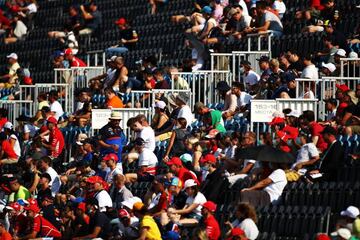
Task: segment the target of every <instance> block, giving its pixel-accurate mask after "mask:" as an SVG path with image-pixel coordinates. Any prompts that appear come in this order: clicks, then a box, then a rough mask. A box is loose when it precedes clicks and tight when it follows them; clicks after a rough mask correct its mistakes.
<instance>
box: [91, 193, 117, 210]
mask: <svg viewBox="0 0 360 240" xmlns="http://www.w3.org/2000/svg"><path fill="white" fill-rule="evenodd" d="M95 198H96V200H97V201H98V203H99V209H100V212H106V207H109V208H111V207H112V205H113V204H112V200H111V197H110V195H109V193H108V192H107V191H105V190H101V191H100V192H98V193H97V194H95Z"/></svg>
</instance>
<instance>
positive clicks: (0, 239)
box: [0, 231, 13, 240]
mask: <svg viewBox="0 0 360 240" xmlns="http://www.w3.org/2000/svg"><path fill="white" fill-rule="evenodd" d="M12 239H13V238H12V237H11V235H10V233H8V232H6V231H5V232H3V233H2V234H1V235H0V240H12Z"/></svg>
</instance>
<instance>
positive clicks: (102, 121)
mask: <svg viewBox="0 0 360 240" xmlns="http://www.w3.org/2000/svg"><path fill="white" fill-rule="evenodd" d="M110 116H111V109H93V110H92V114H91V127H92V129H94V130H95V129H100V128H102V127H103V126H105V125H106V124H107V123H108V122H109V117H110Z"/></svg>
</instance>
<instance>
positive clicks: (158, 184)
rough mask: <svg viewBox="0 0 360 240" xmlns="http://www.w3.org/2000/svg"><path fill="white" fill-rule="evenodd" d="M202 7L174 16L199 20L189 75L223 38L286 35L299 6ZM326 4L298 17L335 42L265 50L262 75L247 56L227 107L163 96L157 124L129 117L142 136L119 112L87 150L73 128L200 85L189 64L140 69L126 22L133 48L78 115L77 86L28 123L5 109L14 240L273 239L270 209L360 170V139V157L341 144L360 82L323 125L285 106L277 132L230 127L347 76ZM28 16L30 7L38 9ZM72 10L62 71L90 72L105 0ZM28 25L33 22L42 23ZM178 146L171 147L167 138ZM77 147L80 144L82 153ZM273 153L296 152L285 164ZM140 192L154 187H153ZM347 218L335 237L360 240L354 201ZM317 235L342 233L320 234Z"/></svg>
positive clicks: (88, 141) (82, 101)
mask: <svg viewBox="0 0 360 240" xmlns="http://www.w3.org/2000/svg"><path fill="white" fill-rule="evenodd" d="M196 2H197V4H196V6H197V10H198V11H195V12H194V13H193V14H192V15H191V16H180V15H178V16H173V17H172V21H173V22H175V23H181V22H190V23H191V24H192V26H191V28H189V29H187V30H186V32H185V34H186V43H185V44H187V45H188V46H189V47H191V48H193V52H192V53H193V55H192V61H191V63H190V64H189V66H183V67H182V70H184V69H189V70H190V71H191V70H193V71H195V70H198V69H202V68H203V67H204V64H205V62H206V61H207V60H208V56H209V47H210V46H211V47H214V45H215V48H216V49H217V50H218V51H220V50H221V48H222V45H226V44H228V43H232V42H236V41H238V40H239V39H241V38H243V37H245V36H246V35H247V34H250V33H261V32H264V31H267V30H271V31H273V34H274V36H276V37H280V36H281V35H282V33H283V25H282V23H281V19H282V17H283V16H284V13H285V12H286V6H285V4H284V2H283V1H281V0H275V1H260V2H256V5H255V7H254V6H253V5H252V3H250V2H247V1H243V0H241V1H239V3H238V4H234V5H228V3H225V1H210V2H208V1H196ZM316 2H319V1H311V5H310V6H309V10H307V11H304V12H298V13H296V17H297V18H305V19H307V20H308V21H309V26H308V27H307V28H306V29H304V31H309V32H312V31H324V32H325V36H324V37H323V42H324V47H325V49H324V50H322V51H319V52H316V53H314V54H312V55H306V56H301V54H297V53H295V52H294V51H288V52H285V53H282V54H281V55H280V56H279V57H278V58H269V57H267V56H262V57H260V58H259V59H258V64H259V68H260V69H261V71H262V72H261V74H259V73H256V72H255V71H254V70H253V69H254V67H255V66H252V64H251V63H250V62H249V61H241V63H240V67H241V68H240V74H241V79H242V82H236V81H235V82H232V83H231V86H230V85H229V84H228V83H227V82H225V81H220V82H218V83H217V85H216V90H217V93H218V95H219V96H220V98H221V100H222V101H223V103H224V104H223V106H222V107H221V108H219V109H212V108H209V107H208V106H206V105H205V104H203V103H201V102H197V103H196V104H195V105H194V106H189V102H190V101H189V97H190V96H189V95H188V94H187V93H184V92H180V93H177V94H176V93H174V94H170V95H165V94H158V95H156V97H155V102H154V103H153V104H154V106H153V107H154V112H153V116H151V119H149V118H148V117H147V116H145V115H138V116H136V117H133V118H130V119H127V123H126V124H127V126H128V128H129V129H130V131H129V133H130V134H129V135H127V134H126V132H125V131H124V129H121V127H120V122H121V121H122V118H123V116H122V114H121V113H120V112H118V111H116V110H114V111H112V113H111V116H110V118H109V119H108V123H107V124H106V125H105V126H103V127H102V128H101V129H100V130H99V131H98V132H97V133H95V134H94V135H93V136H88V135H87V134H84V133H80V134H78V135H77V136H76V141H75V142H76V144H75V145H74V146H71V145H70V146H69V144H68V143H67V142H66V137H65V136H64V132H63V131H62V129H65V128H67V127H71V126H79V127H81V128H84V127H86V126H89V125H90V124H91V109H92V108H94V107H97V108H110V109H119V108H124V107H141V106H142V104H143V103H144V101H152V99H151V98H149V95H147V94H143V95H142V96H141V97H140V98H139V99H138V101H136V102H132V101H130V96H131V90H152V89H170V88H171V87H170V86H173V89H177V90H188V89H191V87H190V85H189V83H188V82H187V81H186V80H185V79H183V78H182V77H181V76H179V75H177V74H176V73H177V72H178V71H179V70H178V69H177V68H175V67H169V68H161V67H159V66H158V61H157V59H156V57H154V56H149V57H146V58H144V59H143V60H142V61H141V62H140V63H139V64H138V65H139V69H138V71H137V72H136V74H134V75H132V74H131V73H130V71H129V69H127V67H126V64H125V59H124V57H121V56H116V55H117V54H118V53H120V54H122V53H125V52H127V51H131V50H132V49H133V47H134V45H135V44H136V42H137V41H138V35H137V33H136V31H135V30H134V29H132V28H131V26H130V24H129V23H128V22H127V20H126V19H124V18H120V19H118V20H117V21H116V23H115V24H116V25H117V26H118V27H119V28H120V31H121V39H120V44H119V45H117V46H112V47H109V48H108V49H106V52H107V53H108V55H109V58H108V59H107V71H106V73H104V74H102V75H100V76H96V77H94V78H92V79H91V80H90V86H89V87H88V88H84V89H78V91H77V92H76V108H75V111H74V112H72V113H65V112H64V109H63V106H62V102H61V99H62V98H63V96H64V94H65V93H64V92H59V91H56V90H53V91H50V92H48V93H47V92H44V93H40V94H39V95H38V96H37V97H38V99H37V101H38V103H39V104H38V106H35V107H36V110H37V111H36V114H35V115H34V116H25V115H21V116H20V117H19V118H17V119H16V121H17V124H16V126H14V125H13V123H11V122H9V119H8V117H9V114H8V112H7V109H0V129H1V133H0V144H1V152H0V165H1V173H2V174H3V176H2V178H1V179H0V188H1V192H0V193H1V195H2V198H4V201H2V202H1V204H0V239H34V238H39V237H43V238H45V237H51V238H54V239H97V238H98V239H156V240H157V239H202V240H206V239H210V240H213V239H214V240H217V239H242V240H245V239H256V238H257V237H258V236H259V235H260V234H261V231H260V230H259V228H258V226H257V224H258V222H257V214H256V208H258V207H263V206H269V205H271V204H272V205H276V204H278V203H279V202H281V198H282V194H283V191H284V189H285V187H286V186H287V184H288V183H290V182H306V183H309V182H310V183H316V182H329V181H337V179H338V177H339V174H340V169H341V168H343V167H344V166H353V165H357V164H358V163H357V161H358V159H359V156H360V155H359V149H358V146H357V148H356V147H355V148H353V149H352V150H351V152H349V151H348V149H345V146H343V145H342V144H341V142H340V141H339V140H338V138H339V136H341V135H346V136H347V137H348V138H350V137H353V136H354V135H358V134H360V128H359V125H360V124H359V121H360V105H359V98H360V84H357V85H356V89H350V88H349V87H348V86H347V85H345V84H338V85H336V89H334V90H336V97H335V98H330V99H327V100H326V102H325V104H326V117H325V119H316V114H315V113H314V112H313V111H303V112H300V111H298V109H284V110H283V111H282V112H275V113H274V114H273V119H272V121H271V122H269V123H268V124H267V127H268V128H269V129H270V130H269V132H265V133H262V134H261V135H260V136H257V134H256V133H255V132H252V131H241V129H238V130H236V131H230V130H228V129H227V128H226V127H227V126H226V124H225V123H226V122H228V121H231V120H232V119H237V118H242V119H245V120H246V119H247V120H249V118H250V117H251V116H250V100H251V99H275V98H295V97H296V83H295V79H296V78H298V77H301V78H309V79H319V78H320V77H321V76H338V73H339V71H340V58H341V57H350V58H356V57H357V56H356V53H355V52H352V50H351V49H350V47H349V45H348V43H347V41H346V38H345V37H344V35H343V34H342V33H341V29H337V23H338V19H339V18H340V17H341V16H339V12H338V11H337V10H336V5H335V4H334V1H333V0H325V1H324V3H323V4H320V3H318V4H317V3H316ZM28 4H29V5H31V4H34V2H33V1H29V2H28ZM158 4H166V1H165V2H162V1H150V5H151V11H152V13H153V14H155V13H156V11H157V7H156V6H157V5H158ZM25 6H26V4H25ZM13 8H14V7H13ZM9 9H12V8H11V6H9ZM27 9H29V7H28V8H27ZM30 9H31V8H30ZM18 10H19V11H16V12H25V13H28V12H27V10H26V8H25V7H19V8H18ZM12 11H13V10H12ZM28 15H30V14H29V13H28ZM69 15H70V19H69V22H68V23H67V24H66V26H65V27H64V31H52V32H49V37H52V38H56V39H58V40H60V41H61V42H62V43H64V48H63V49H62V50H61V51H57V52H56V53H55V54H54V58H53V65H54V67H57V68H69V67H82V66H86V64H85V62H84V61H83V60H81V59H80V58H79V57H77V56H76V55H77V51H78V42H77V36H78V35H88V34H95V33H96V31H97V30H98V28H99V26H100V25H101V13H100V12H99V10H98V9H97V5H96V4H95V3H94V2H91V3H89V4H87V5H80V7H79V8H77V7H74V6H72V7H70V9H69ZM22 17H23V18H24V17H26V16H22ZM315 18H316V20H317V21H316V22H315V23H314V22H313V21H314V20H315ZM1 19H2V18H0V20H1ZM14 21H15V19H14ZM18 22H19V20H17V23H18ZM27 22H28V24H29V26H28V27H29V28H30V26H31V24H32V22H31V17H28V19H27ZM2 27H4V25H2ZM5 29H6V27H5ZM112 55H113V56H112ZM7 58H8V61H9V72H8V74H6V75H4V76H0V79H1V80H2V83H1V85H0V88H9V87H11V86H13V85H15V84H17V83H18V79H19V78H20V77H23V76H22V75H23V74H21V73H20V72H19V71H18V69H20V68H21V67H20V65H19V64H18V62H17V60H18V56H17V54H16V53H11V54H10V55H8V57H7ZM78 80H79V79H78ZM192 90H194V89H192ZM95 94H104V95H105V97H106V101H105V103H104V104H99V103H98V102H96V101H95V99H94V98H93V96H94V95H95ZM301 94H302V96H301V97H302V98H307V99H315V98H316V95H317V94H318V92H316V91H315V90H314V89H313V86H311V85H306V86H305V87H304V89H301ZM74 104H75V103H74ZM132 104H134V105H132ZM192 109H194V112H192ZM194 123H197V124H196V126H197V127H195V124H194ZM270 132H271V133H270ZM165 142H166V143H167V144H166V145H165V149H163V151H161V150H160V149H159V146H160V145H161V144H162V143H165ZM70 149H71V150H74V151H71V152H72V155H71V156H70V157H71V159H70V161H68V159H67V157H68V156H69V154H68V152H69V150H70ZM254 149H255V151H260V152H261V151H268V152H267V154H268V155H267V158H266V159H265V160H264V159H260V158H258V157H255V156H254V155H252V156H253V157H250V156H248V157H243V156H244V155H246V153H249V154H250V152H251V150H254ZM272 152H274V153H276V154H279V155H280V156H282V158H281V159H275V158H272V157H271V154H270V153H272ZM274 155H275V154H274ZM270 159H272V160H270ZM285 159H288V160H285ZM239 183H240V184H244V186H245V184H246V186H247V187H244V188H242V189H241V190H239V199H237V201H236V202H235V203H234V204H235V205H236V210H235V212H234V213H233V214H232V215H231V218H230V219H227V221H225V223H224V224H220V223H221V221H220V220H221V219H219V217H218V215H217V212H218V211H219V206H220V205H221V204H223V203H224V196H225V195H226V193H227V191H230V190H231V189H233V188H234V187H235V186H236V185H239ZM136 186H137V187H139V188H141V186H146V188H145V190H144V191H142V192H139V191H137V188H136ZM339 214H340V217H339V219H338V221H337V222H336V226H335V228H334V229H331V231H332V234H331V235H333V237H337V239H346V240H348V239H353V240H355V239H359V238H360V218H359V215H360V214H359V209H358V208H357V207H355V206H349V207H348V208H347V209H344V211H342V212H340V213H339ZM222 220H223V219H222ZM316 239H319V240H320V239H330V237H329V236H328V235H327V233H319V234H318V235H317V236H316Z"/></svg>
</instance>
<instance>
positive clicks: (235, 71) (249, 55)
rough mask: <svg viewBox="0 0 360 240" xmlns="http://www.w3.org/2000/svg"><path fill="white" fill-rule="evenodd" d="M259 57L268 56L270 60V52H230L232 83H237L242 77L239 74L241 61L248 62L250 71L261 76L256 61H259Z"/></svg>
mask: <svg viewBox="0 0 360 240" xmlns="http://www.w3.org/2000/svg"><path fill="white" fill-rule="evenodd" d="M261 56H268V57H269V58H270V56H271V52H269V51H251V52H245V51H233V52H232V68H231V73H232V75H233V80H234V81H239V82H240V79H241V77H242V75H241V73H240V63H241V61H243V60H246V61H249V62H250V63H251V67H252V69H253V70H254V71H255V72H256V73H257V74H259V75H260V74H261V69H260V66H259V62H258V61H257V59H259V58H260V57H261Z"/></svg>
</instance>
